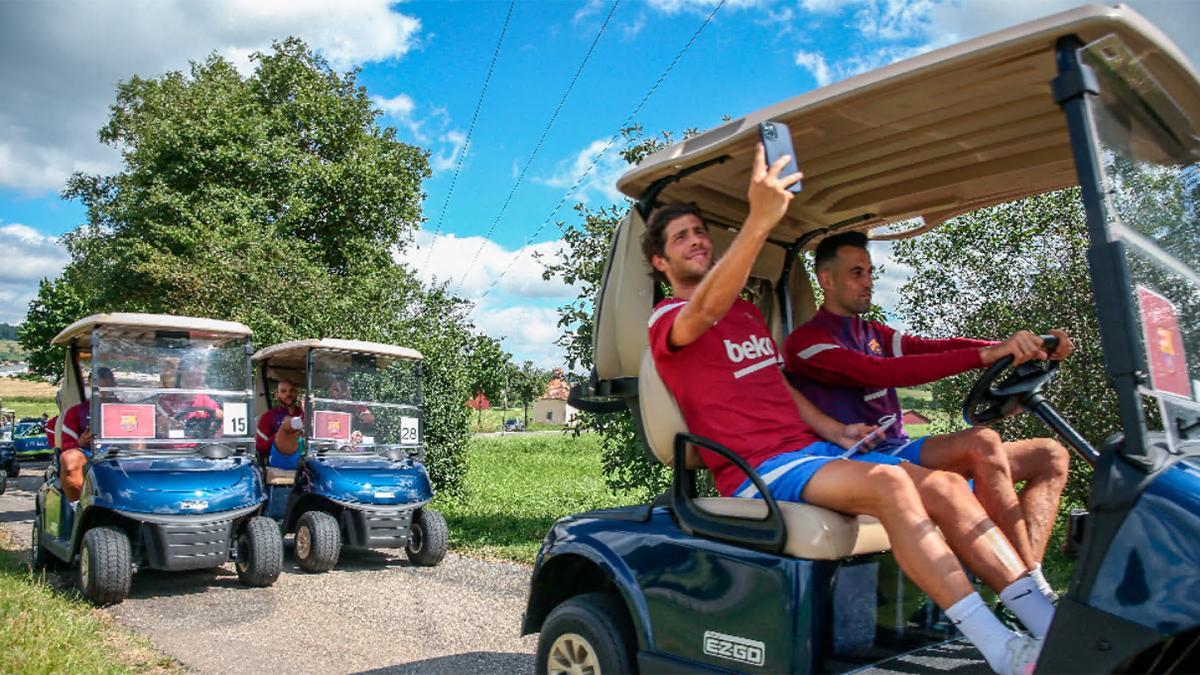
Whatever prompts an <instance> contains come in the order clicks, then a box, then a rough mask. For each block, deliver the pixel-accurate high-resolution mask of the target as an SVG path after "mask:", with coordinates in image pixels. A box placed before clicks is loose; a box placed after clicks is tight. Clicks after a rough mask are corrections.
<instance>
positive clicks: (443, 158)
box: [429, 131, 467, 171]
mask: <svg viewBox="0 0 1200 675" xmlns="http://www.w3.org/2000/svg"><path fill="white" fill-rule="evenodd" d="M438 141H439V142H440V143H441V147H440V149H439V150H438V151H437V152H436V153H434V154H433V155H431V156H430V158H429V165H430V167H432V168H433V170H434V171H446V170H447V169H452V168H454V167H455V165H457V164H458V159H459V156H460V155H461V154H462V153H463V152H464V151H465V150H466V148H467V136H466V134H464V133H463V132H461V131H447V132H446V133H444V134H442V136H441V137H440V138H439V139H438Z"/></svg>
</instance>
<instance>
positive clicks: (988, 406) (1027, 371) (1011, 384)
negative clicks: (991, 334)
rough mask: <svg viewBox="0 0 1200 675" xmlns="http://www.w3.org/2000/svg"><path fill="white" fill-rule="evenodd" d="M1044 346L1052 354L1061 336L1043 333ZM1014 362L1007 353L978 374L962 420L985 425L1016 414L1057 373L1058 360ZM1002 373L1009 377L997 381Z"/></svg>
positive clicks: (973, 424) (977, 425) (971, 423)
mask: <svg viewBox="0 0 1200 675" xmlns="http://www.w3.org/2000/svg"><path fill="white" fill-rule="evenodd" d="M1042 347H1043V348H1044V349H1045V350H1046V352H1047V353H1052V352H1053V351H1054V349H1055V348H1056V347H1058V338H1057V337H1054V336H1053V335H1043V336H1042ZM1012 363H1013V357H1012V356H1011V355H1010V356H1005V357H1003V358H1001V359H999V360H998V361H996V362H995V363H993V364H992V365H991V366H989V367H988V369H987V370H986V371H984V373H983V375H980V376H979V379H978V380H977V381H976V382H975V385H974V386H972V387H971V391H970V393H968V394H967V400H966V401H965V402H964V403H963V419H964V420H966V422H967V424H970V425H971V426H973V427H979V426H986V425H988V424H991V423H993V422H996V421H998V420H1002V419H1004V418H1005V417H1011V416H1013V415H1016V414H1017V413H1019V412H1021V411H1022V410H1023V409H1024V407H1025V403H1026V402H1028V401H1030V400H1031V399H1033V398H1034V397H1035V396H1037V395H1038V394H1040V393H1041V391H1042V389H1043V388H1044V387H1045V386H1046V385H1047V384H1048V383H1049V382H1050V380H1053V379H1054V376H1055V374H1057V373H1058V364H1059V362H1058V361H1050V360H1046V361H1027V362H1025V363H1022V364H1021V365H1019V366H1017V367H1015V368H1013V367H1012ZM1002 374H1003V375H1006V377H1005V378H1004V379H1003V380H1001V381H1000V382H999V384H997V383H996V380H998V379H999V378H1000V376H1001V375H1002Z"/></svg>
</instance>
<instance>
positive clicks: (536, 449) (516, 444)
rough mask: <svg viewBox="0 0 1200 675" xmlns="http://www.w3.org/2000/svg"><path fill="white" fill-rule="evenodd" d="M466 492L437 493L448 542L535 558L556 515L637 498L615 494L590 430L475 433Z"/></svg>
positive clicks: (483, 552) (476, 551)
mask: <svg viewBox="0 0 1200 675" xmlns="http://www.w3.org/2000/svg"><path fill="white" fill-rule="evenodd" d="M466 487H467V497H465V498H462V499H456V500H450V499H442V498H441V497H439V498H438V499H437V500H436V501H435V503H434V506H435V507H437V508H439V509H441V510H442V512H443V513H445V514H446V519H447V520H448V521H449V524H450V540H451V546H452V547H453V548H455V549H456V550H458V551H460V552H462V553H466V554H468V555H473V556H478V557H483V558H489V559H502V560H515V561H518V562H525V563H532V562H533V560H534V557H535V556H536V555H537V550H538V547H539V546H540V545H541V542H542V538H543V537H545V536H546V532H547V531H548V530H549V529H550V525H551V524H553V523H554V521H556V520H558V519H559V518H561V517H563V516H566V515H570V514H572V513H577V512H579V511H587V510H589V509H596V508H603V507H609V506H622V505H625V504H633V503H637V500H636V499H634V498H633V497H630V496H619V495H613V494H611V493H610V492H609V491H608V488H606V487H605V486H604V480H603V478H602V477H601V473H600V446H599V440H598V439H597V438H596V437H595V436H593V435H589V434H585V435H582V436H580V437H578V438H575V437H572V436H570V435H562V436H558V435H549V434H545V435H522V434H513V435H511V436H502V437H490V438H474V439H472V440H471V444H470V445H469V446H468V448H467V479H466Z"/></svg>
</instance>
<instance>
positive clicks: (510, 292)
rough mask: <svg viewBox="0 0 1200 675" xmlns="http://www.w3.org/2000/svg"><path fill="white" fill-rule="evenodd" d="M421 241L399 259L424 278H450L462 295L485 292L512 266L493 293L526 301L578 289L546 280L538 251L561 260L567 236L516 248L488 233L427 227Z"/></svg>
mask: <svg viewBox="0 0 1200 675" xmlns="http://www.w3.org/2000/svg"><path fill="white" fill-rule="evenodd" d="M415 244H416V245H415V246H409V247H408V248H407V249H406V250H405V251H404V252H403V253H402V254H401V255H399V256H397V259H398V260H399V261H400V262H402V263H405V264H407V265H408V266H409V267H411V268H412V269H414V270H416V271H417V273H418V275H419V277H420V278H421V280H422V281H424V282H427V283H442V282H446V281H449V282H451V283H450V288H451V290H453V289H458V294H459V295H461V296H463V297H465V298H468V299H475V298H478V297H479V296H480V295H482V294H483V293H484V292H485V291H487V290H488V288H489V287H491V285H492V282H493V281H494V280H495V279H496V278H497V277H499V276H500V274H501V273H502V272H504V271H505V270H506V269H507V270H508V271H507V272H506V273H505V274H504V277H503V278H501V279H500V281H499V283H498V284H497V285H496V287H495V289H493V290H492V291H491V292H490V293H489V297H490V296H492V295H496V294H499V295H507V296H515V297H517V298H518V299H525V300H530V299H559V300H564V299H567V298H572V297H575V295H576V293H577V291H576V290H575V289H574V288H572V287H571V286H568V285H566V284H564V283H562V282H561V281H559V280H557V279H554V280H551V281H545V280H543V279H542V269H543V263H542V262H539V259H538V258H537V256H540V260H542V261H545V262H551V263H553V262H558V261H559V260H561V257H560V256H559V249H560V248H561V247H562V242H561V241H547V242H542V243H540V244H531V245H529V246H526V247H524V248H521V249H518V250H513V249H507V248H505V247H503V246H501V245H500V244H497V243H496V242H494V241H492V240H490V239H484V238H483V237H460V236H458V235H456V234H439V235H437V236H436V237H434V236H433V234H432V233H430V232H426V231H421V232H418V233H417V236H416V241H415ZM481 245H482V248H481ZM426 261H428V263H426ZM514 261H515V262H514ZM464 272H465V273H466V274H465V276H464ZM460 282H461V286H460Z"/></svg>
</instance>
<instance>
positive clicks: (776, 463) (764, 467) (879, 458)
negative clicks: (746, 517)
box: [731, 441, 905, 503]
mask: <svg viewBox="0 0 1200 675" xmlns="http://www.w3.org/2000/svg"><path fill="white" fill-rule="evenodd" d="M845 454H846V451H845V450H844V449H843V448H842V447H840V446H837V445H834V444H833V443H827V442H825V441H818V442H816V443H813V444H812V445H807V446H805V447H803V448H801V449H799V450H794V451H792V452H785V453H783V454H781V455H775V456H774V457H772V458H770V459H768V460H766V461H765V462H763V463H762V464H759V465H758V467H757V468H756V469H755V470H756V471H757V472H758V475H759V476H760V477H762V479H763V482H764V483H766V484H767V488H768V489H770V490H771V496H773V497H775V499H779V500H782V501H786V502H801V503H803V502H804V500H803V499H801V497H800V495H801V494H803V493H804V488H805V486H806V485H808V481H809V480H811V479H812V477H813V476H814V475H815V474H816V473H817V470H818V469H820V468H821V467H823V466H825V465H826V464H828V463H830V462H833V461H836V460H838V459H842V458H843V457H842V456H843V455H845ZM845 459H850V460H854V461H856V462H867V463H869V464H903V463H904V461H905V460H904V459H903V458H901V457H895V456H892V455H888V454H885V453H882V452H874V451H867V452H859V453H855V454H853V455H851V456H849V457H846V458H845ZM731 496H733V497H742V498H753V499H762V495H761V494H759V492H758V488H756V487H754V484H753V483H751V482H750V479H749V478H747V479H746V480H744V481H742V484H741V485H739V486H738V488H737V490H734V492H733V494H732V495H731Z"/></svg>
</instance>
